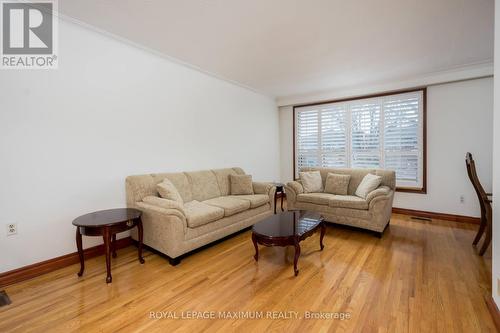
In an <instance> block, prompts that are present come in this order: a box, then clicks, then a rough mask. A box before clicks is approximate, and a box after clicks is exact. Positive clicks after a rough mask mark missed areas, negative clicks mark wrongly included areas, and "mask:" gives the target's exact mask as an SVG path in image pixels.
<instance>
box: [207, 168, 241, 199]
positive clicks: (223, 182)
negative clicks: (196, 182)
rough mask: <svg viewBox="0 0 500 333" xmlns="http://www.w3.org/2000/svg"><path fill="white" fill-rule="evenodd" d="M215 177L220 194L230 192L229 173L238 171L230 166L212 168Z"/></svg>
mask: <svg viewBox="0 0 500 333" xmlns="http://www.w3.org/2000/svg"><path fill="white" fill-rule="evenodd" d="M212 171H213V172H214V174H215V177H216V178H217V183H218V184H219V189H220V194H221V196H225V195H229V194H231V184H230V183H229V175H237V174H238V173H237V172H236V171H234V169H232V168H227V169H214V170H212Z"/></svg>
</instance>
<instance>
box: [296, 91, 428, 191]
mask: <svg viewBox="0 0 500 333" xmlns="http://www.w3.org/2000/svg"><path fill="white" fill-rule="evenodd" d="M415 91H422V98H423V108H422V116H423V119H422V122H423V129H422V131H423V133H422V136H423V137H422V140H423V142H422V149H423V156H422V158H423V161H422V164H423V168H424V169H423V170H422V178H423V179H422V188H408V187H397V188H396V191H397V192H408V193H420V194H426V193H427V87H415V88H411V89H402V90H392V91H386V92H382V93H377V94H371V95H363V96H354V97H348V98H341V99H334V100H326V101H320V102H316V103H307V104H297V105H294V106H293V115H292V116H293V147H292V149H293V161H292V165H293V179H296V178H295V173H296V172H295V171H296V170H297V166H296V165H295V162H296V159H295V157H296V156H295V148H296V147H295V127H296V124H295V116H296V110H295V109H296V108H299V107H305V106H314V105H323V104H329V103H338V102H348V101H355V100H358V99H365V98H374V97H383V96H390V95H396V94H404V93H409V92H415Z"/></svg>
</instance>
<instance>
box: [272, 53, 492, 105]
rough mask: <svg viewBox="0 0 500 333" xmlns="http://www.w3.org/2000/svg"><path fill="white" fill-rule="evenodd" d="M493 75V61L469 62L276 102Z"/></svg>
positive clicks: (315, 99)
mask: <svg viewBox="0 0 500 333" xmlns="http://www.w3.org/2000/svg"><path fill="white" fill-rule="evenodd" d="M492 76H493V61H487V62H483V63H476V64H469V65H465V66H461V67H456V68H453V69H449V70H445V71H439V72H434V73H428V74H424V75H419V76H416V77H413V78H407V79H403V80H395V81H391V82H379V83H374V84H365V85H360V86H356V87H347V88H340V89H336V90H327V91H321V92H315V93H309V94H302V95H292V96H285V97H278V98H277V99H276V104H277V105H278V106H279V107H280V106H291V105H299V104H306V103H315V102H323V101H329V100H335V99H342V98H350V97H356V96H364V95H370V94H375V93H381V92H386V91H396V90H402V89H410V88H418V87H426V86H432V85H438V84H444V83H451V82H458V81H465V80H473V79H479V78H484V77H492Z"/></svg>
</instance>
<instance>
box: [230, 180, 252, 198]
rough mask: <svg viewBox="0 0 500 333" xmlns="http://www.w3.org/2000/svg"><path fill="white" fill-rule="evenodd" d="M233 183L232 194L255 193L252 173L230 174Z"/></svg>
mask: <svg viewBox="0 0 500 333" xmlns="http://www.w3.org/2000/svg"><path fill="white" fill-rule="evenodd" d="M229 182H230V183H231V194H232V195H242V194H253V184H252V176H251V175H229Z"/></svg>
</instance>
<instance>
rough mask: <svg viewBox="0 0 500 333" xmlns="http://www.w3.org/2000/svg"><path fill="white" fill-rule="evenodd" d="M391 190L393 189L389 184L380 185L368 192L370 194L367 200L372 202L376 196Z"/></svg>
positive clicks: (386, 193)
mask: <svg viewBox="0 0 500 333" xmlns="http://www.w3.org/2000/svg"><path fill="white" fill-rule="evenodd" d="M390 192H391V189H390V188H389V187H388V186H379V187H378V188H376V189H375V190H373V191H371V192H370V193H368V195H367V196H366V201H367V202H368V203H370V202H371V201H372V200H373V199H375V198H376V197H379V196H384V195H388V194H389V193H390Z"/></svg>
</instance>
